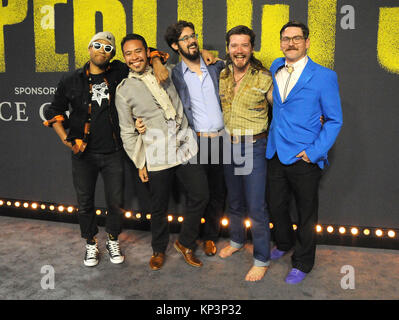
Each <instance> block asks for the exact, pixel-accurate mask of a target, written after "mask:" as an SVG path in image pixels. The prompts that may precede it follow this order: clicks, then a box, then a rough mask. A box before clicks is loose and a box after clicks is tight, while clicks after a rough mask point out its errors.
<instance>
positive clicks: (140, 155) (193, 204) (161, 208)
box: [115, 34, 209, 270]
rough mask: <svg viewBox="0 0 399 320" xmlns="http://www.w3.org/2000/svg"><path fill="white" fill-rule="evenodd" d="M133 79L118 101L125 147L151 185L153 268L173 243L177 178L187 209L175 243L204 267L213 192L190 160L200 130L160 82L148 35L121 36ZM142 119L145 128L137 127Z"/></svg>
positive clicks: (172, 92) (189, 259)
mask: <svg viewBox="0 0 399 320" xmlns="http://www.w3.org/2000/svg"><path fill="white" fill-rule="evenodd" d="M122 51H123V56H124V59H125V62H126V64H127V66H128V67H129V68H130V73H129V76H128V78H126V79H124V80H123V81H122V82H121V83H120V85H119V86H118V88H117V90H116V98H115V103H116V107H117V110H118V116H119V125H120V129H121V138H122V141H123V147H124V148H125V151H126V153H127V154H128V156H129V157H130V159H131V160H132V161H133V162H134V164H135V165H136V167H137V168H138V170H139V176H140V179H141V181H142V182H143V183H149V189H150V196H151V231H152V242H151V245H152V249H153V255H152V257H151V259H150V267H151V269H152V270H159V269H160V268H161V267H162V266H163V264H164V260H165V251H166V248H167V245H168V242H169V231H168V221H167V219H166V214H167V210H168V203H169V196H170V190H171V188H170V186H171V185H172V182H173V179H174V177H176V178H177V179H178V181H179V182H180V183H181V184H182V185H183V187H184V189H185V190H184V191H185V192H186V197H187V208H186V215H185V217H184V221H183V223H182V226H181V232H180V235H179V239H178V240H176V242H175V244H174V246H175V248H176V250H177V251H178V252H180V253H181V254H182V255H183V257H184V259H185V261H186V262H187V263H188V264H190V265H191V266H195V267H201V266H202V262H201V261H200V260H199V259H198V258H197V257H196V256H195V255H194V250H195V245H196V239H197V238H198V234H199V227H200V223H201V217H202V215H203V212H204V210H205V207H206V205H207V203H208V198H209V193H208V187H207V181H206V176H205V173H204V171H203V168H202V167H200V166H196V165H192V164H190V163H189V162H188V161H189V160H190V159H192V158H193V157H194V156H195V155H196V154H197V152H198V146H197V141H196V138H195V133H194V132H193V131H192V129H191V128H190V127H189V125H188V121H187V118H186V116H185V115H184V112H183V105H182V103H181V101H180V98H179V95H178V93H177V91H176V89H175V87H174V85H173V82H172V81H171V79H170V78H169V80H167V81H166V82H165V83H164V84H162V85H161V84H158V82H157V80H156V78H155V76H154V74H153V70H152V68H151V67H150V65H149V63H148V61H149V59H148V56H149V50H148V47H147V43H146V41H145V39H144V38H143V37H142V36H140V35H137V34H129V35H127V36H126V37H125V38H124V39H123V40H122ZM138 118H141V119H142V121H143V123H144V125H145V126H146V131H145V132H144V133H142V134H141V133H139V132H138V131H137V130H135V123H134V121H135V119H138Z"/></svg>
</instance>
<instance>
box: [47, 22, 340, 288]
mask: <svg viewBox="0 0 399 320" xmlns="http://www.w3.org/2000/svg"><path fill="white" fill-rule="evenodd" d="M165 40H166V42H167V43H168V45H169V46H170V47H171V49H172V50H173V51H175V52H176V53H178V54H179V56H180V58H181V62H179V63H178V64H177V65H176V66H175V67H174V68H173V69H172V70H171V69H170V68H169V67H166V68H165V66H164V65H163V63H165V62H166V60H167V59H168V55H167V54H165V53H162V52H159V51H157V50H154V49H150V48H148V46H147V43H146V41H145V39H144V38H143V37H142V36H140V35H138V34H128V35H127V36H126V37H125V38H124V39H123V40H122V42H121V48H122V53H123V57H124V59H125V64H123V63H121V62H120V61H117V60H114V61H112V62H110V61H111V59H112V58H113V56H114V55H115V50H116V48H115V38H114V36H113V35H112V34H111V33H109V32H100V33H98V34H96V35H95V36H94V37H93V38H92V40H91V41H90V43H89V47H88V50H89V54H90V60H89V62H88V63H87V64H86V65H85V66H84V67H83V68H82V69H78V70H76V71H74V72H72V73H69V74H68V75H66V76H64V77H63V78H62V80H61V81H60V83H59V85H58V88H57V92H56V94H55V97H54V101H53V103H52V104H51V106H50V107H49V108H48V109H47V110H46V112H45V115H46V118H47V119H48V121H46V122H45V124H46V125H47V126H52V127H53V128H54V130H55V131H56V133H57V134H58V136H59V137H60V139H61V140H62V141H63V143H64V144H65V145H67V146H68V147H69V148H71V149H72V151H73V152H72V173H73V182H74V187H75V190H76V194H77V200H78V206H79V215H78V217H79V224H80V228H81V235H82V237H83V238H84V239H86V240H87V244H86V254H85V258H84V264H85V265H86V266H95V265H97V264H98V260H99V258H98V257H99V250H98V245H97V241H96V238H95V235H96V234H97V233H98V228H97V224H96V219H95V217H96V216H95V213H94V191H95V184H96V180H97V177H98V174H99V173H100V174H101V175H102V177H103V180H104V189H105V199H106V203H107V208H108V214H107V219H106V226H105V230H106V232H107V233H108V239H107V241H106V249H107V251H108V253H109V255H110V260H111V262H113V263H122V262H123V260H124V256H123V254H122V253H121V250H120V246H119V241H118V236H119V234H120V233H121V230H122V207H123V190H124V173H123V156H124V151H125V152H126V154H127V155H128V157H129V158H130V159H131V161H133V163H134V165H135V166H136V167H137V169H138V173H139V177H140V179H141V181H142V182H143V183H148V185H149V191H150V197H151V232H152V242H151V245H152V249H153V255H152V256H151V258H150V262H149V265H150V267H151V269H153V270H159V269H160V268H162V266H163V264H164V262H165V252H166V249H167V246H168V242H169V230H168V221H167V219H166V215H167V210H168V204H169V197H170V190H171V185H172V183H173V179H174V178H176V179H177V180H178V182H179V183H180V185H181V186H182V188H183V190H184V191H185V195H186V212H185V217H184V221H183V223H182V225H181V231H180V234H179V236H178V239H177V240H176V241H175V243H174V247H175V248H176V250H177V251H178V252H180V253H181V254H182V255H183V257H184V259H185V261H186V262H187V263H188V264H190V265H192V266H195V267H200V266H202V262H201V261H200V260H199V259H198V258H197V257H196V255H195V253H194V252H195V248H196V242H197V240H198V238H199V237H201V238H202V240H203V246H204V251H205V253H206V255H209V256H212V255H215V254H216V252H217V248H216V245H215V242H216V241H217V238H218V235H219V226H220V218H221V217H222V215H223V212H224V206H225V195H226V191H227V204H228V208H227V212H228V217H229V221H230V222H229V235H230V238H231V239H230V243H229V244H228V245H227V246H226V247H224V248H223V249H221V250H220V252H219V256H220V257H221V258H228V257H229V256H231V255H232V254H234V253H236V252H238V251H240V249H241V248H243V246H244V243H245V240H246V239H245V235H246V230H245V224H244V221H245V219H246V216H248V218H249V220H250V223H251V235H252V241H253V258H254V263H253V266H252V267H251V269H250V270H249V272H248V273H247V274H246V277H245V280H247V281H258V280H260V279H262V278H263V277H264V275H265V273H266V271H267V269H268V266H269V264H270V260H275V259H278V258H280V257H282V256H283V255H284V254H285V253H287V252H288V251H289V250H291V248H294V252H293V255H292V266H293V268H292V270H291V271H290V273H289V274H288V276H287V277H286V282H287V283H299V282H301V281H302V280H303V279H304V278H305V277H306V275H307V274H308V273H309V272H310V270H311V269H312V267H313V264H314V260H315V250H316V241H315V236H314V227H315V225H316V223H317V211H318V185H319V180H320V177H321V172H322V169H323V168H324V167H325V165H327V163H328V162H327V153H328V150H329V149H330V148H331V147H332V145H333V143H334V142H335V140H336V137H337V135H338V133H339V130H340V127H341V125H342V111H341V104H340V98H339V91H338V84H337V77H336V74H335V72H334V71H331V70H329V69H327V68H324V67H322V66H320V65H318V64H316V63H314V62H313V61H312V60H311V59H310V58H309V57H308V56H307V53H306V52H307V49H308V48H309V44H310V40H309V30H308V28H307V27H306V26H305V25H304V24H302V23H299V22H295V21H290V22H288V23H287V24H286V25H284V26H283V27H282V29H281V31H280V45H281V50H282V52H283V54H284V56H285V58H279V59H277V60H275V61H274V62H273V64H272V66H271V68H270V71H269V70H267V69H266V68H265V67H264V66H263V65H262V63H261V62H260V61H259V60H257V59H256V58H255V57H254V54H253V53H254V45H255V34H254V32H253V31H252V30H251V29H249V28H248V27H246V26H237V27H234V28H232V29H231V30H230V31H229V32H228V33H227V35H226V42H227V56H226V61H222V60H220V59H216V61H215V59H212V58H213V57H209V54H208V53H207V52H202V56H201V52H200V50H199V45H198V40H197V35H196V34H195V28H194V25H193V24H192V23H190V22H186V21H178V22H177V23H174V24H172V25H171V26H169V27H168V29H167V31H166V34H165ZM209 60H213V61H211V62H210V63H209ZM272 106H273V107H272ZM68 109H70V111H71V112H70V115H69V117H67V116H66V114H65V112H66V111H68ZM321 117H322V121H321V120H320V119H321ZM68 127H69V132H68V133H67V131H66V129H68ZM266 172H267V174H266ZM292 194H293V195H294V198H295V201H296V207H297V211H298V218H299V221H298V229H297V230H296V232H295V233H294V231H293V229H292V221H291V218H290V212H289V201H290V198H291V196H292ZM269 214H270V217H271V220H272V221H273V224H274V226H275V241H276V247H274V248H273V249H272V250H271V249H270V229H269ZM202 217H203V218H205V224H204V225H203V229H202V230H201V229H200V227H201V223H200V221H201V218H202Z"/></svg>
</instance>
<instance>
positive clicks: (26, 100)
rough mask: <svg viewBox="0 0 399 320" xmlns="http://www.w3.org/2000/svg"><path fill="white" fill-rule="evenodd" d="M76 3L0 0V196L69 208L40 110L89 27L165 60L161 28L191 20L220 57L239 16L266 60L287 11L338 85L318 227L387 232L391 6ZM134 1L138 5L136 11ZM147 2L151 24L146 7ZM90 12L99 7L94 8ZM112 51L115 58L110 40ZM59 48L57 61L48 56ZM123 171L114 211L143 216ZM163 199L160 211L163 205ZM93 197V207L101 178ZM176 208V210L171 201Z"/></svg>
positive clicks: (165, 0)
mask: <svg viewBox="0 0 399 320" xmlns="http://www.w3.org/2000/svg"><path fill="white" fill-rule="evenodd" d="M86 2H87V3H88V4H87V6H86V7H85V6H84V3H85V1H76V0H75V1H72V0H68V1H67V0H64V1H62V0H60V1H59V2H56V1H54V0H40V1H36V0H35V1H32V0H31V1H22V0H19V1H2V4H0V23H1V26H2V27H3V28H1V29H0V35H1V36H3V38H1V37H0V146H1V156H0V168H1V170H0V197H4V198H15V199H27V200H38V201H39V200H41V201H54V202H58V203H65V204H75V203H76V201H75V194H74V190H73V186H72V179H71V164H70V154H69V151H68V150H67V149H66V148H65V147H64V146H63V145H62V144H61V143H60V141H59V140H58V137H57V136H56V135H55V134H54V132H53V131H52V130H51V129H48V128H45V127H44V126H43V125H42V118H41V116H40V108H41V106H42V105H43V104H45V103H48V102H50V101H51V100H52V94H51V92H50V90H54V88H55V87H56V85H57V83H58V81H59V79H60V78H61V75H62V74H63V72H65V71H67V70H74V69H75V65H78V63H79V62H80V61H84V59H86V58H87V55H86V56H85V54H86V53H87V51H85V50H86V48H87V47H86V46H87V44H88V41H89V40H90V38H91V36H92V35H93V34H94V33H95V32H96V31H101V30H102V28H105V29H108V30H110V31H112V32H114V33H115V34H116V36H117V42H118V43H119V42H120V40H121V39H120V38H121V36H122V35H123V34H124V33H126V32H132V31H134V32H137V33H141V34H143V35H145V36H146V37H150V36H151V34H153V33H156V34H157V37H156V43H150V45H153V44H154V45H156V46H157V47H158V48H159V49H161V50H164V51H167V52H169V53H170V54H171V59H170V61H171V62H172V63H175V62H176V61H177V57H176V56H175V55H174V54H173V53H172V51H171V50H170V49H169V48H168V47H167V45H166V43H165V42H164V40H163V34H164V31H165V29H166V27H167V26H168V25H169V24H170V23H172V22H174V21H176V19H177V18H178V17H179V18H184V19H186V20H191V21H193V22H194V24H195V25H196V28H197V29H198V30H197V31H200V40H201V41H202V43H203V47H204V48H208V49H211V50H217V51H218V54H219V56H221V57H224V55H225V40H224V38H225V33H226V28H228V27H231V26H234V24H235V23H237V24H240V23H244V22H247V21H249V22H248V23H247V24H252V28H253V29H254V30H255V32H256V34H257V39H256V48H255V49H256V51H257V52H256V56H257V57H259V58H261V60H262V61H263V62H264V63H265V65H266V66H270V63H271V61H272V60H273V59H274V58H276V57H278V56H279V54H280V53H279V51H278V37H279V34H278V30H279V29H280V28H281V26H282V25H283V23H284V22H286V21H287V20H288V17H289V18H290V19H298V20H302V21H304V22H306V23H309V26H310V29H311V30H310V31H311V35H310V38H311V50H310V51H309V55H310V57H311V58H312V59H313V60H315V61H317V62H319V63H321V64H323V65H326V66H328V67H330V68H333V69H334V70H335V71H336V72H337V74H338V79H339V85H340V92H341V99H342V108H343V114H344V126H343V128H342V131H341V133H340V135H339V137H338V140H337V142H336V144H335V146H334V147H333V149H332V150H331V152H330V155H329V157H330V164H331V165H330V167H329V168H328V169H326V170H325V173H324V177H323V179H322V182H321V188H320V211H319V212H320V214H319V218H320V219H319V220H320V222H321V223H332V224H348V225H351V224H353V225H358V226H379V227H391V228H398V227H399V214H398V204H397V195H398V193H399V192H398V191H399V187H398V185H397V183H396V182H397V181H398V176H399V174H398V170H397V169H398V165H399V161H398V160H399V159H398V158H399V157H398V156H399V151H398V148H397V147H396V145H397V141H398V138H399V134H398V133H399V129H398V126H397V123H398V120H399V103H398V101H399V78H398V75H399V62H398V61H399V60H398V56H399V47H398V43H399V4H398V3H397V1H394V0H392V1H388V0H385V1H381V0H379V1H377V0H376V1H371V0H369V1H365V0H362V1H361V0H358V1H356V0H348V1H340V0H326V1H315V0H312V1H288V0H287V1H260V0H254V1H250V0H241V1H233V0H204V1H194V0H159V1H158V2H156V1H150V0H145V1H144V0H140V1H139V0H135V1H117V0H113V1H110V0H107V1H105V0H101V1H96V2H93V1H86ZM78 3H79V5H80V7H79V6H78ZM93 3H96V4H97V5H98V8H95V7H93ZM134 3H135V4H134ZM318 3H323V4H322V5H321V6H318ZM12 4H16V7H15V8H16V9H15V10H11V9H10V8H11V6H12ZM26 4H27V6H26ZM144 4H145V5H147V6H148V7H143V6H141V8H144V9H140V5H144ZM240 4H241V5H244V7H240V6H239V5H240ZM5 5H6V6H5ZM134 5H135V7H134V8H135V10H136V13H137V12H138V10H143V14H141V15H140V14H137V15H136V16H137V17H136V16H135V15H134V14H132V11H133V6H134ZM151 5H154V6H152V7H151ZM155 5H157V6H156V13H155V20H154V19H153V17H154V15H151V14H150V13H148V12H150V11H151V9H152V8H155ZM319 5H320V4H319ZM323 5H324V7H323ZM348 5H349V6H350V7H348ZM25 7H26V8H25ZM51 8H54V15H51ZM82 8H83V9H82ZM137 8H139V9H137ZM41 9H43V10H44V11H43V12H44V13H43V12H42V11H41ZM96 9H98V10H100V11H101V13H97V14H96V12H95V10H96ZM46 10H47V11H46ZM49 10H50V11H49ZM121 10H122V11H121ZM121 12H122V14H121ZM123 14H124V15H123ZM52 17H54V19H52ZM134 17H136V18H134ZM248 17H249V18H248ZM135 19H136V21H135ZM138 19H143V21H147V19H148V21H149V22H148V24H147V25H148V28H147V29H146V28H143V27H137V28H136V29H137V30H136V29H134V27H133V26H134V25H136V26H137V25H138V26H140V25H143V24H140V23H139V22H140V21H139V20H138ZM248 19H249V20H248ZM151 21H152V22H151ZM154 21H155V22H154ZM51 22H54V28H52V27H51ZM86 26H89V27H86ZM139 28H141V29H139ZM119 34H120V36H119ZM263 35H265V37H262V36H263ZM266 35H267V37H266ZM52 37H53V38H52ZM2 39H4V41H3V40H2ZM85 39H86V40H85ZM87 39H88V40H87ZM117 50H118V51H119V52H118V53H120V48H119V46H118V48H117ZM62 54H64V56H63V58H60V60H56V59H58V58H57V57H59V56H61V55H62ZM118 57H119V58H121V56H118ZM33 87H34V88H37V87H40V88H44V89H42V90H43V91H44V92H42V93H41V94H39V93H36V94H33V93H32V92H30V93H29V94H26V93H21V89H20V88H24V89H25V90H26V88H28V90H29V88H33ZM31 91H32V90H31ZM126 167H127V172H126V178H127V188H126V207H127V208H132V209H140V210H143V211H146V210H147V209H148V198H147V195H146V189H145V186H143V185H142V184H140V183H139V182H138V178H137V174H136V170H135V169H134V168H133V166H132V165H131V163H130V162H129V161H126ZM138 194H142V195H143V196H142V197H138V196H137V195H138ZM172 200H173V199H172ZM172 200H171V201H172ZM177 200H179V199H177ZM173 202H174V201H172V202H171V207H175V205H174V203H173ZM178 203H179V202H178ZM97 204H98V206H100V207H101V206H104V199H103V191H102V182H101V180H99V188H98V191H97ZM177 207H178V209H177V210H181V203H180V205H178V206H177ZM179 208H180V209H179Z"/></svg>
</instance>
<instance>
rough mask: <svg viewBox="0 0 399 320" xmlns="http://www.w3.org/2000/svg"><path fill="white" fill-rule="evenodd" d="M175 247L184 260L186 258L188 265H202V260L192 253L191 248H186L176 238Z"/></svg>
mask: <svg viewBox="0 0 399 320" xmlns="http://www.w3.org/2000/svg"><path fill="white" fill-rule="evenodd" d="M175 248H176V250H177V251H178V252H180V253H181V254H182V255H183V257H184V260H186V262H187V263H188V264H189V265H190V266H193V267H202V262H201V261H200V260H199V259H198V258H197V257H196V256H195V255H194V252H193V250H191V249H189V248H186V247H185V246H183V245H182V244H181V243H180V242H179V241H178V240H176V242H175Z"/></svg>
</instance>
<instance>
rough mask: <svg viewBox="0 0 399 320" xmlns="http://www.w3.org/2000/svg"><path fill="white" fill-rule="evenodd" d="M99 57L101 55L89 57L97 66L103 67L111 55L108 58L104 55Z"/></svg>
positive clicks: (106, 64)
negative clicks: (102, 57)
mask: <svg viewBox="0 0 399 320" xmlns="http://www.w3.org/2000/svg"><path fill="white" fill-rule="evenodd" d="M99 57H101V56H94V57H92V58H91V59H90V61H91V63H93V64H94V65H95V66H97V67H98V68H100V69H105V68H106V67H107V66H108V64H109V62H110V60H111V57H109V58H108V57H105V58H104V59H101V58H99Z"/></svg>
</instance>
